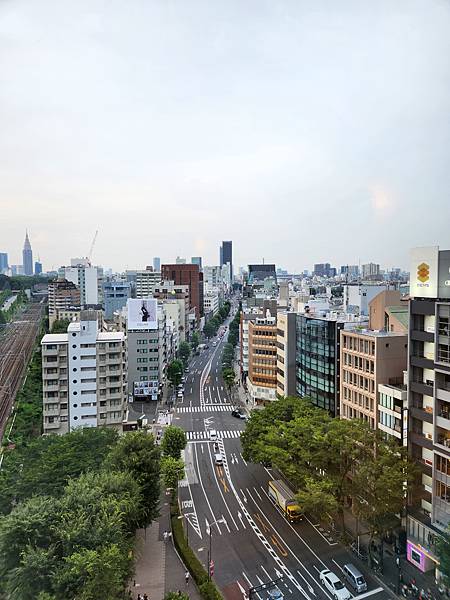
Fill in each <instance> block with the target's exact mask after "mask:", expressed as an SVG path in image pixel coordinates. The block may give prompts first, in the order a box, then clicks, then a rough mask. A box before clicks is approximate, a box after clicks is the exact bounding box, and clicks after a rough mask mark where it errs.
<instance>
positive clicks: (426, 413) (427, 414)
mask: <svg viewBox="0 0 450 600" xmlns="http://www.w3.org/2000/svg"><path fill="white" fill-rule="evenodd" d="M409 413H410V415H411V417H414V418H415V419H419V420H420V421H425V422H426V423H433V409H432V408H431V407H426V408H425V409H424V408H422V407H418V406H411V408H410V409H409Z"/></svg>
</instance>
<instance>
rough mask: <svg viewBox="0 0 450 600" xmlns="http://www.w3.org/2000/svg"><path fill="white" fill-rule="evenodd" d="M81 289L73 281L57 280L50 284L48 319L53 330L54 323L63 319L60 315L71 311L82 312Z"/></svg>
mask: <svg viewBox="0 0 450 600" xmlns="http://www.w3.org/2000/svg"><path fill="white" fill-rule="evenodd" d="M80 305H81V296H80V289H79V288H78V286H76V285H75V284H74V283H73V282H72V281H67V279H63V278H59V277H58V278H57V279H55V280H54V281H49V283H48V318H49V326H50V329H51V328H52V326H53V324H54V322H55V321H56V320H58V319H61V318H62V317H61V316H60V313H61V312H62V311H66V310H69V309H75V310H77V311H79V310H80Z"/></svg>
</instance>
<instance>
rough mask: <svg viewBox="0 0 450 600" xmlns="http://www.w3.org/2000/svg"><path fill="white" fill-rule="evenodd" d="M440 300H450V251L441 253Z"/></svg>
mask: <svg viewBox="0 0 450 600" xmlns="http://www.w3.org/2000/svg"><path fill="white" fill-rule="evenodd" d="M438 298H450V250H441V251H440V252H439V289H438Z"/></svg>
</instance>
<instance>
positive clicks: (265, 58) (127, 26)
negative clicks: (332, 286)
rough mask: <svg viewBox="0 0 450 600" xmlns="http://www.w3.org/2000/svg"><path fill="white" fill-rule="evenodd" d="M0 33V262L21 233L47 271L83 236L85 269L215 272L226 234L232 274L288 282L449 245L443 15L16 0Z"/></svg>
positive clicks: (404, 6)
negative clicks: (266, 272)
mask: <svg viewBox="0 0 450 600" xmlns="http://www.w3.org/2000/svg"><path fill="white" fill-rule="evenodd" d="M256 14H257V18H255V15H256ZM0 22H1V23H2V25H1V30H2V34H3V35H2V36H1V38H0V40H1V41H0V52H1V53H2V56H3V57H4V61H3V62H4V69H3V74H2V82H3V85H2V86H1V89H0V114H1V117H0V119H1V121H0V123H1V127H2V137H1V140H0V161H1V164H2V177H1V179H0V208H1V210H2V214H3V215H7V227H6V226H3V227H2V228H1V233H2V245H3V246H4V248H3V249H2V251H8V252H9V254H10V261H11V262H12V263H19V262H20V259H19V258H18V257H19V256H20V248H19V247H18V246H17V245H16V244H17V242H16V240H19V239H22V238H23V233H22V232H23V230H24V228H25V226H27V227H28V228H29V231H30V236H31V237H32V240H33V246H34V247H35V249H36V251H37V250H38V249H39V253H40V256H41V259H42V261H43V263H44V265H45V266H46V267H47V268H49V267H50V268H51V267H52V266H57V265H58V264H59V263H60V261H61V258H60V257H61V256H62V257H67V259H69V258H70V256H72V255H75V256H80V255H81V256H83V255H84V256H85V255H87V254H88V251H89V247H90V244H91V241H92V238H93V235H94V232H95V230H96V229H97V228H98V229H99V236H98V241H97V245H96V248H95V252H94V261H95V262H96V263H98V264H105V265H107V264H109V265H111V266H112V267H113V268H114V269H116V270H122V269H124V268H125V267H127V266H128V267H130V268H131V267H135V266H138V265H139V264H142V263H145V262H148V261H150V260H151V257H152V256H153V255H154V254H155V253H157V254H158V255H161V256H163V257H165V260H168V259H171V257H172V256H173V255H175V256H176V255H177V254H180V255H183V256H186V257H190V256H202V257H203V258H204V264H215V263H216V262H217V241H218V240H221V239H224V238H225V239H232V240H233V241H234V242H235V245H236V247H235V252H234V257H233V260H234V264H235V265H243V264H246V263H248V262H254V261H260V260H261V259H262V257H265V258H266V260H267V261H272V262H275V263H276V264H277V265H282V266H284V267H285V268H287V269H288V270H289V271H292V270H297V269H299V268H301V267H302V266H305V267H307V266H308V265H310V267H311V266H312V264H313V263H314V262H324V261H332V262H334V263H335V264H336V265H339V264H346V263H347V262H350V263H353V262H359V261H358V260H356V259H352V260H350V257H351V256H356V257H357V259H360V261H361V263H363V262H368V261H370V260H373V259H374V258H375V257H376V261H377V262H380V263H382V264H392V265H399V266H403V267H406V265H407V255H408V251H409V248H411V247H414V246H418V245H428V244H439V245H445V243H446V236H447V232H446V223H448V222H449V221H450V205H449V203H448V201H447V198H446V192H447V190H448V189H449V184H450V180H449V177H450V174H449V172H448V169H447V164H448V159H449V139H450V124H449V120H448V118H447V117H448V115H447V107H448V106H449V104H450V89H449V87H448V85H446V81H447V80H448V73H449V58H448V57H449V56H450V39H449V37H448V35H447V33H448V30H449V29H450V7H449V6H448V4H444V3H442V2H438V1H431V2H428V3H426V6H425V5H424V4H423V2H421V1H419V0H415V1H412V2H411V1H407V0H399V1H398V2H396V3H394V4H393V3H391V2H388V1H387V0H382V1H380V2H378V3H375V4H374V3H360V2H356V1H355V0H347V1H346V2H343V3H340V5H339V7H337V6H336V5H335V4H334V3H331V2H321V3H319V4H318V5H317V6H315V7H314V9H312V8H311V7H310V6H309V5H308V4H307V3H304V2H293V1H289V0H287V1H286V2H284V3H283V4H282V5H276V4H274V5H270V4H266V5H264V6H263V7H261V6H259V5H258V10H256V8H255V7H254V6H253V5H251V4H248V5H242V3H239V2H236V1H234V2H230V3H227V4H226V5H225V6H223V5H221V6H220V7H219V5H217V4H214V3H213V4H208V3H204V2H200V1H195V0H194V1H193V2H192V3H189V8H188V7H187V6H183V5H179V6H177V10H173V11H172V10H171V9H170V8H169V7H168V6H167V5H165V4H164V3H159V2H151V3H145V2H143V1H138V2H137V4H136V6H135V10H133V11H129V10H124V9H123V7H122V6H121V5H120V4H119V3H115V2H112V3H109V4H108V8H107V10H106V8H105V5H104V3H103V2H100V0H92V1H90V2H77V3H71V2H69V3H66V4H65V5H64V8H63V7H62V5H61V6H58V5H56V6H55V3H54V2H52V1H50V0H44V1H43V2H41V3H39V7H37V6H36V5H35V4H34V3H32V2H31V1H30V0H21V1H19V2H14V3H3V4H2V5H1V7H0ZM80 44H82V46H83V52H82V53H80V52H79V48H80ZM36 78H38V79H36ZM37 81H38V82H39V85H37ZM425 147H426V148H427V151H426V152H420V151H419V149H420V148H425ZM430 213H433V214H436V215H439V218H438V219H436V223H435V225H434V227H433V231H432V234H431V231H430V229H429V228H428V227H424V226H423V223H424V221H426V219H427V218H429V215H430ZM25 215H26V222H24V218H25ZM165 219H166V220H167V226H163V227H154V228H152V231H151V237H150V238H149V236H148V235H139V229H140V228H142V232H143V231H144V228H143V225H144V224H147V225H146V227H148V226H150V225H151V224H152V223H155V222H158V223H162V222H164V220H165ZM3 223H5V221H3ZM169 223H170V232H171V235H169V236H168V235H167V227H168V226H169ZM145 231H146V233H148V229H145ZM69 232H70V235H68V233H69ZM149 239H150V240H151V243H150V244H149ZM174 239H175V240H176V244H175V248H174ZM118 240H120V242H121V243H117V241H118ZM349 240H351V244H352V248H349ZM143 256H144V257H146V258H145V259H141V257H143ZM150 264H151V263H150Z"/></svg>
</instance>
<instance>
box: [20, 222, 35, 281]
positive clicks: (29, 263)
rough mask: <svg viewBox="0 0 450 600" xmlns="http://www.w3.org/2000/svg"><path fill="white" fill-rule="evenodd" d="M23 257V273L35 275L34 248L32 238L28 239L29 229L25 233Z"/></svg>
mask: <svg viewBox="0 0 450 600" xmlns="http://www.w3.org/2000/svg"><path fill="white" fill-rule="evenodd" d="M22 258H23V262H22V265H23V274H24V275H33V250H32V249H31V244H30V240H29V239H28V231H27V232H26V234H25V242H24V244H23V251H22Z"/></svg>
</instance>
